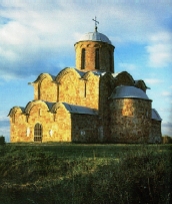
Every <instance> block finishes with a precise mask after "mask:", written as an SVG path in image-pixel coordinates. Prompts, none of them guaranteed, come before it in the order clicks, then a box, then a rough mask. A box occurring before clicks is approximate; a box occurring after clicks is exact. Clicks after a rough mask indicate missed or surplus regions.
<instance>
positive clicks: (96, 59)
mask: <svg viewBox="0 0 172 204" xmlns="http://www.w3.org/2000/svg"><path fill="white" fill-rule="evenodd" d="M95 69H100V63H99V48H96V52H95Z"/></svg>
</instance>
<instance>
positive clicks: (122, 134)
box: [110, 99, 151, 143]
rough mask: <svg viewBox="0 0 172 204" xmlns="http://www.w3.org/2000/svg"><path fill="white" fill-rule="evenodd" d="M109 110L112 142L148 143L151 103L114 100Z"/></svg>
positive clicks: (147, 101)
mask: <svg viewBox="0 0 172 204" xmlns="http://www.w3.org/2000/svg"><path fill="white" fill-rule="evenodd" d="M110 108H111V124H110V128H111V136H112V138H111V139H112V142H117V143H141V142H148V139H149V135H150V133H151V101H149V100H142V99H114V100H112V101H111V104H110Z"/></svg>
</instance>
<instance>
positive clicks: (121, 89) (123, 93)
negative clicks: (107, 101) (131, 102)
mask: <svg viewBox="0 0 172 204" xmlns="http://www.w3.org/2000/svg"><path fill="white" fill-rule="evenodd" d="M110 98H113V99H120V98H137V99H139V98H140V99H145V100H150V99H149V98H148V96H147V95H146V93H145V92H144V91H143V90H141V89H139V88H136V87H134V86H123V85H121V86H117V87H116V88H115V89H114V90H113V92H112V94H111V96H110Z"/></svg>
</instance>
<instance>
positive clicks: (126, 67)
mask: <svg viewBox="0 0 172 204" xmlns="http://www.w3.org/2000/svg"><path fill="white" fill-rule="evenodd" d="M118 66H119V68H122V69H124V70H130V71H133V70H136V69H137V66H136V65H135V64H130V63H119V64H118Z"/></svg>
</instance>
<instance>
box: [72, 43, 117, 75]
mask: <svg viewBox="0 0 172 204" xmlns="http://www.w3.org/2000/svg"><path fill="white" fill-rule="evenodd" d="M97 48H98V49H99V64H100V70H104V71H110V72H112V73H113V72H114V46H113V45H110V44H107V43H104V42H98V41H84V42H83V41H81V42H77V43H76V44H75V53H76V58H75V59H76V68H77V69H79V70H81V53H82V49H85V69H84V70H85V71H93V70H95V69H96V65H95V53H96V49H97Z"/></svg>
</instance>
